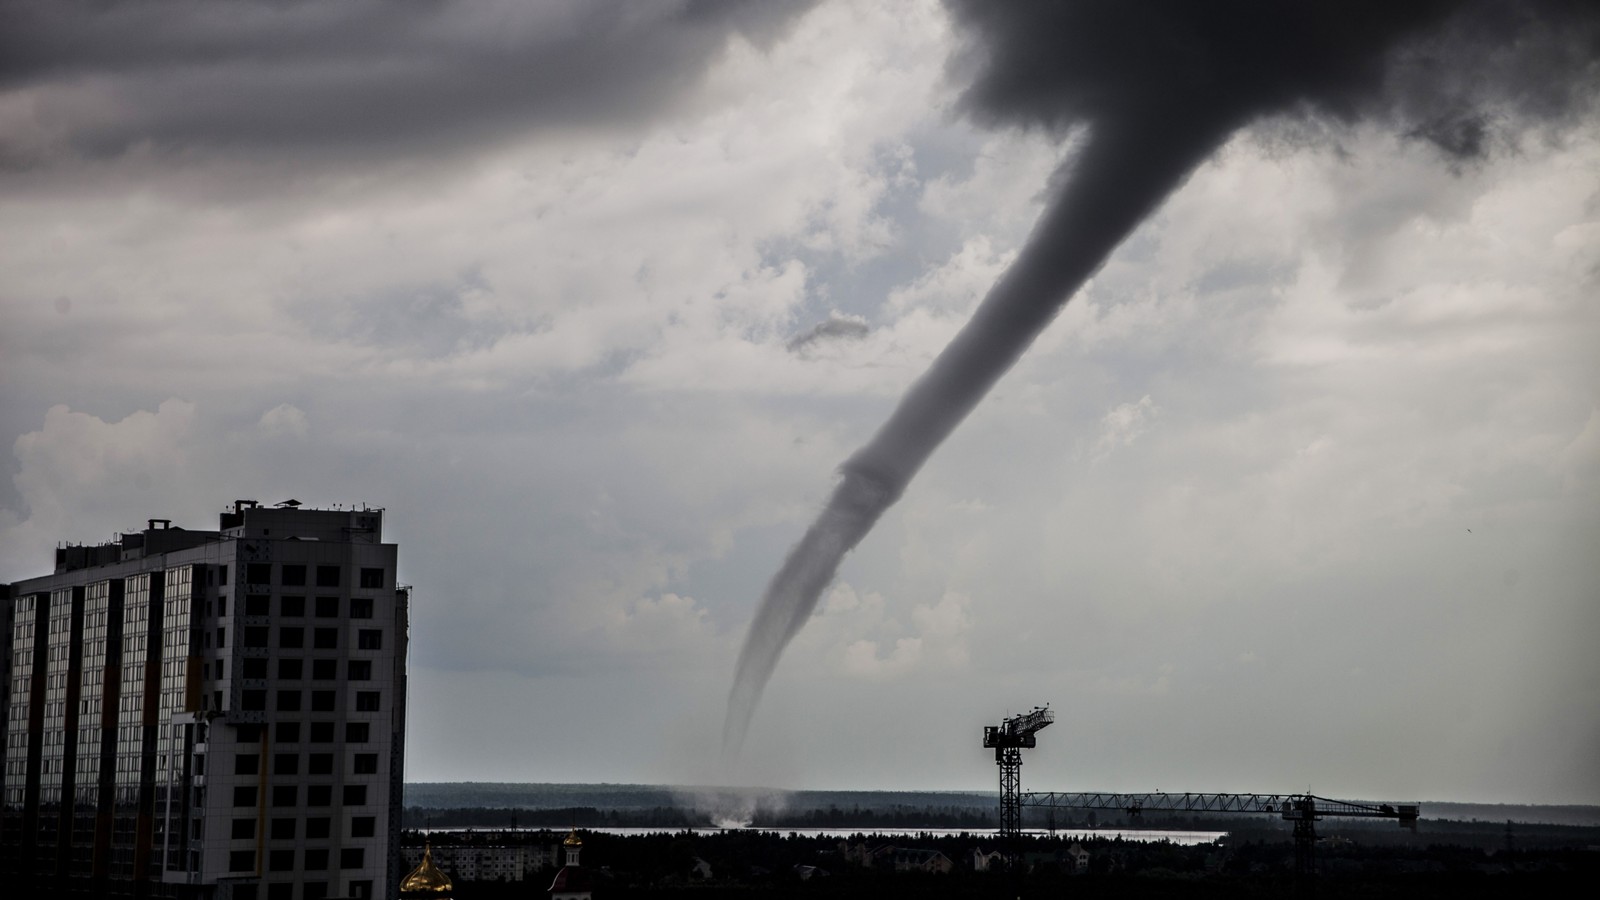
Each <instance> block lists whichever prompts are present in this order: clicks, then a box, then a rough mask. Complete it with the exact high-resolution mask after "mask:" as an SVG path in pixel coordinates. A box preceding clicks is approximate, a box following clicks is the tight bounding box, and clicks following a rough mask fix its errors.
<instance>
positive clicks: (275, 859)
mask: <svg viewBox="0 0 1600 900" xmlns="http://www.w3.org/2000/svg"><path fill="white" fill-rule="evenodd" d="M267 870H268V871H271V872H293V871H294V851H293V850H269V851H267ZM272 887H277V885H273V886H272ZM286 887H293V885H286ZM268 890H269V891H270V890H271V888H269V889H268Z"/></svg>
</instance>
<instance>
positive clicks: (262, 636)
mask: <svg viewBox="0 0 1600 900" xmlns="http://www.w3.org/2000/svg"><path fill="white" fill-rule="evenodd" d="M271 633H272V631H271V629H269V628H267V626H265V625H249V626H246V627H245V629H244V645H245V646H246V647H265V646H267V636H268V635H269V634H271ZM263 677H265V676H263Z"/></svg>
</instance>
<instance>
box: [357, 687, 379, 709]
mask: <svg viewBox="0 0 1600 900" xmlns="http://www.w3.org/2000/svg"><path fill="white" fill-rule="evenodd" d="M382 696H383V695H382V694H380V693H378V692H377V691H356V711H357V712H377V711H378V709H379V704H380V702H381V701H380V699H379V698H380V697H382Z"/></svg>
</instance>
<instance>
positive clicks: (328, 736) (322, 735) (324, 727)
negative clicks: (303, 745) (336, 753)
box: [311, 722, 333, 744]
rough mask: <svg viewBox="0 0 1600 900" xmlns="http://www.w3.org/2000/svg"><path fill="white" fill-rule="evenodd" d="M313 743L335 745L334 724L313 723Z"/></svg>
mask: <svg viewBox="0 0 1600 900" xmlns="http://www.w3.org/2000/svg"><path fill="white" fill-rule="evenodd" d="M311 743H313V744H331V743H333V723H332V722H312V723H311Z"/></svg>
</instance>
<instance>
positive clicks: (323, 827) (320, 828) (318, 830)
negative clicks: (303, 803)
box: [306, 785, 332, 840]
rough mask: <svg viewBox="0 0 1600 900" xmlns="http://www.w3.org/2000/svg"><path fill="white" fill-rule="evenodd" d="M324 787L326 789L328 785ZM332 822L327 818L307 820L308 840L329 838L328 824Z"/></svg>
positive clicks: (320, 817)
mask: <svg viewBox="0 0 1600 900" xmlns="http://www.w3.org/2000/svg"><path fill="white" fill-rule="evenodd" d="M324 787H326V785H324ZM330 821H332V820H331V819H329V818H327V817H326V816H319V817H317V818H315V819H307V820H306V839H307V840H320V839H325V838H327V836H328V823H329V822H330Z"/></svg>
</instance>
